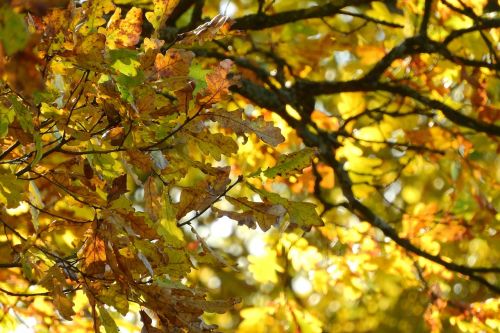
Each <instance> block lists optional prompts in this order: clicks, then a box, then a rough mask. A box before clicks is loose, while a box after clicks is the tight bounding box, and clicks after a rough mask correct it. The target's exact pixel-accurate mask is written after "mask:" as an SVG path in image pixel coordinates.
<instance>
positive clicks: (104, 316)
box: [98, 305, 119, 333]
mask: <svg viewBox="0 0 500 333" xmlns="http://www.w3.org/2000/svg"><path fill="white" fill-rule="evenodd" d="M98 308H99V317H101V323H102V326H104V329H105V330H106V333H118V332H119V329H118V326H116V323H115V320H114V319H113V317H111V315H110V314H109V312H108V311H106V309H105V308H104V306H102V305H99V307H98Z"/></svg>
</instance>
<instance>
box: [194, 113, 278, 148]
mask: <svg viewBox="0 0 500 333" xmlns="http://www.w3.org/2000/svg"><path fill="white" fill-rule="evenodd" d="M203 117H206V118H208V119H210V120H212V121H215V122H217V123H219V125H220V126H221V127H224V128H227V129H231V130H232V131H233V132H234V133H236V134H237V135H239V136H243V137H244V138H245V139H246V136H245V134H248V133H255V135H257V136H258V137H259V139H261V140H262V141H264V142H265V143H267V144H270V145H272V146H277V145H279V144H280V143H282V142H284V141H285V138H284V137H283V135H281V131H280V129H279V128H277V127H274V126H273V123H272V122H268V121H265V120H264V117H262V116H260V117H258V118H255V119H245V118H244V117H243V111H242V110H236V111H231V112H228V111H226V110H221V109H218V110H214V111H210V112H209V113H206V114H205V115H203Z"/></svg>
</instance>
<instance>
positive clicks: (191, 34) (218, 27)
mask: <svg viewBox="0 0 500 333" xmlns="http://www.w3.org/2000/svg"><path fill="white" fill-rule="evenodd" d="M232 24H233V21H232V20H231V18H229V17H228V16H225V15H221V14H219V15H217V16H215V17H214V18H213V19H212V20H210V21H209V22H206V23H203V24H202V25H200V26H198V27H197V28H196V29H194V30H192V31H188V32H186V33H184V34H183V35H182V40H181V43H182V44H193V43H196V42H198V43H203V42H207V41H211V40H214V39H217V38H220V37H223V36H225V35H227V34H228V32H229V28H230V27H231V25H232Z"/></svg>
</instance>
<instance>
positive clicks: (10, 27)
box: [0, 7, 29, 56]
mask: <svg viewBox="0 0 500 333" xmlns="http://www.w3.org/2000/svg"><path fill="white" fill-rule="evenodd" d="M28 40H29V32H28V27H27V26H26V23H25V22H24V16H23V15H21V14H18V13H16V12H14V11H13V10H12V8H10V7H2V8H0V42H1V43H2V44H3V47H4V49H5V53H6V54H7V55H8V56H10V55H13V54H14V53H16V52H17V51H20V50H22V49H24V48H25V46H26V44H27V43H28Z"/></svg>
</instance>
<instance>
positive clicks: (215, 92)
mask: <svg viewBox="0 0 500 333" xmlns="http://www.w3.org/2000/svg"><path fill="white" fill-rule="evenodd" d="M232 66H233V62H232V61H231V60H229V59H225V60H222V61H221V62H220V63H219V66H218V67H217V68H215V69H214V71H213V72H211V73H208V74H207V76H206V78H205V80H206V82H207V88H206V89H205V90H204V91H203V92H201V93H200V94H199V95H198V96H197V99H198V102H199V103H201V104H208V105H209V104H214V103H217V102H218V101H220V100H221V99H222V98H223V97H224V96H226V95H227V94H229V87H231V86H232V85H234V84H235V83H236V81H235V80H234V79H232V78H229V76H228V74H229V71H230V70H231V67H232Z"/></svg>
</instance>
